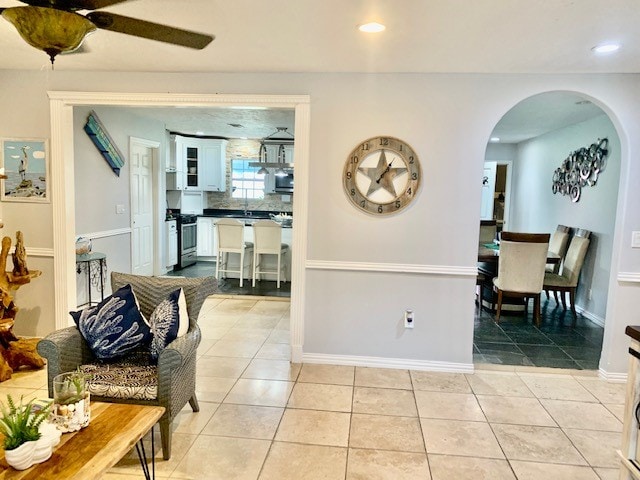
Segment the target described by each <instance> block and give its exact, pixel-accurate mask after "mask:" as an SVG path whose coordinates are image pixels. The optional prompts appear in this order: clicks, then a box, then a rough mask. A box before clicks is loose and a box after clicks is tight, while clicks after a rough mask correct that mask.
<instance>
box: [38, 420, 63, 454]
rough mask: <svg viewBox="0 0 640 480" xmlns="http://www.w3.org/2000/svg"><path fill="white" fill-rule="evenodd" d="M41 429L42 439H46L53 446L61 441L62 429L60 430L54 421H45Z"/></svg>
mask: <svg viewBox="0 0 640 480" xmlns="http://www.w3.org/2000/svg"><path fill="white" fill-rule="evenodd" d="M38 430H39V431H40V435H41V437H40V440H38V441H42V440H46V441H47V442H49V444H50V445H51V448H53V447H55V446H56V445H58V444H59V443H60V437H62V431H61V430H58V427H56V426H55V425H54V424H53V423H49V422H43V423H42V424H41V425H40V427H39V428H38Z"/></svg>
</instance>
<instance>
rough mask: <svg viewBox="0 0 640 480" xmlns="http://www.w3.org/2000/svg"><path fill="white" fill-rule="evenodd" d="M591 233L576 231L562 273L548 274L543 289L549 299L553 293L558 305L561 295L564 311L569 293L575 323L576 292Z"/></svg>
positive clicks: (545, 276)
mask: <svg viewBox="0 0 640 480" xmlns="http://www.w3.org/2000/svg"><path fill="white" fill-rule="evenodd" d="M590 233H591V232H589V231H588V230H576V234H575V235H574V236H573V238H572V239H571V243H570V244H569V249H568V250H567V254H566V256H565V259H564V264H563V266H562V273H561V274H558V273H549V272H546V273H545V275H544V285H543V289H544V291H545V292H547V297H548V296H549V293H548V292H549V291H552V292H553V295H554V297H555V299H556V303H557V302H558V293H560V299H561V301H562V308H563V309H564V310H566V309H567V303H566V293H567V292H568V293H569V302H570V303H571V312H572V313H573V318H574V322H575V320H576V319H577V314H576V307H575V298H576V290H577V288H578V279H579V278H580V271H581V270H582V265H583V264H584V258H585V256H586V254H587V249H588V248H589V242H590V240H589V236H590Z"/></svg>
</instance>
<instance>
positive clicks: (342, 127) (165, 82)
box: [0, 70, 640, 372]
mask: <svg viewBox="0 0 640 480" xmlns="http://www.w3.org/2000/svg"><path fill="white" fill-rule="evenodd" d="M45 77H46V78H47V79H48V82H49V83H46V82H45V80H43V78H45ZM638 78H639V77H638V76H637V75H565V76H561V75H559V76H554V75H411V74H404V75H393V74H388V75H373V74H370V75H368V74H142V73H139V74H127V73H119V72H113V73H111V72H77V73H76V72H64V71H61V70H56V71H55V72H54V73H52V72H17V71H0V84H2V85H3V93H0V106H1V107H2V110H0V111H1V112H2V113H0V118H1V119H2V120H1V121H0V126H2V125H8V124H11V123H12V122H14V124H15V125H14V126H13V128H11V129H10V133H13V134H14V135H17V134H22V135H24V136H32V135H34V132H35V134H36V136H37V135H38V134H40V135H41V136H45V137H48V136H49V135H50V134H49V128H48V123H47V121H48V118H47V99H46V94H45V90H46V89H51V90H74V89H75V90H91V91H98V92H99V91H124V92H127V91H140V92H147V91H157V92H176V93H182V92H184V93H235V94H238V93H246V94H252V93H256V94H258V93H270V94H308V95H310V98H311V141H310V166H309V173H310V182H309V192H308V194H309V204H308V211H307V215H308V220H309V224H308V231H307V232H306V234H307V236H308V252H307V265H308V268H307V274H306V280H307V289H306V298H305V303H306V309H305V318H304V321H305V332H306V333H305V344H304V352H305V354H317V355H329V356H331V355H345V356H349V355H350V356H360V357H364V356H375V357H381V358H398V357H400V358H405V359H420V360H422V361H425V362H428V361H442V362H452V363H455V364H461V365H465V364H469V363H471V361H472V332H473V309H474V305H473V292H474V288H475V277H473V276H471V275H468V276H459V275H455V274H452V273H451V272H455V271H456V269H457V268H461V267H462V268H466V269H468V270H469V271H473V269H474V267H475V264H476V259H477V235H478V208H477V206H478V205H479V202H480V182H478V178H480V176H481V173H482V167H483V161H484V153H485V149H486V144H487V139H488V138H489V135H490V134H491V130H492V128H493V127H494V125H495V124H496V123H497V122H498V121H499V119H500V118H501V117H502V115H504V113H506V112H507V111H508V110H509V109H510V108H512V107H513V106H514V105H515V104H517V103H518V102H519V101H521V100H522V99H524V98H527V97H529V96H531V95H534V94H538V93H542V92H544V91H551V90H567V91H575V92H580V93H583V94H585V95H586V96H587V97H588V98H589V97H590V98H592V99H593V100H594V102H596V103H597V104H599V105H601V106H603V108H604V109H605V111H608V112H610V113H613V115H614V118H615V122H614V123H615V124H616V126H617V127H618V128H619V130H620V132H621V140H622V144H623V148H624V149H625V150H623V152H624V153H623V170H624V172H623V175H622V176H621V177H622V178H623V179H624V181H625V182H630V185H636V184H637V183H638V181H639V180H640V167H639V166H638V163H637V161H636V160H635V159H637V158H640V124H639V123H638V122H637V112H638V111H640V89H638V88H637V84H638ZM7 88H9V89H11V91H12V93H11V94H7V93H6V91H7ZM17 92H20V93H19V94H18V93H17ZM18 97H20V98H18ZM23 98H26V99H27V103H26V106H24V105H23V104H22V103H21V102H20V99H23ZM15 117H17V120H16V118H15ZM376 135H393V136H396V137H399V138H402V139H403V140H405V141H407V142H408V143H409V144H411V145H412V147H413V148H414V149H415V150H416V151H417V152H418V155H419V157H420V160H421V162H422V168H423V172H424V179H423V183H422V188H421V191H420V193H419V194H418V197H417V198H416V201H415V202H414V204H413V205H412V206H411V207H409V208H407V209H405V210H403V211H402V212H401V213H400V214H399V215H395V216H391V217H389V218H373V217H370V216H367V215H365V214H363V213H361V212H359V211H358V210H357V209H356V208H354V207H353V206H352V205H350V203H349V201H348V199H347V198H346V197H345V194H344V192H343V191H342V182H341V175H342V169H343V166H344V162H345V160H346V155H347V154H348V152H349V151H350V150H351V149H352V148H353V147H354V146H355V145H356V144H357V143H359V142H360V141H362V140H364V139H366V138H369V137H372V136H376ZM623 191H624V192H626V193H623V195H624V196H623V198H622V201H621V202H620V204H619V207H618V211H617V212H618V215H620V218H621V221H620V222H619V223H618V225H617V229H618V230H617V236H615V237H614V246H615V247H617V249H616V253H615V254H614V258H613V265H614V268H613V270H614V276H612V280H611V286H612V287H611V289H610V295H609V305H608V309H607V310H608V311H607V329H606V333H605V351H604V353H603V360H602V363H601V366H602V367H603V368H604V369H605V370H607V371H608V372H624V371H625V370H626V367H627V354H626V345H627V338H626V337H625V336H624V333H623V332H624V326H625V325H626V324H628V323H630V322H634V321H637V320H636V318H635V317H634V315H633V314H632V312H634V311H635V310H636V303H637V302H636V299H637V296H638V291H639V290H638V288H639V286H640V282H638V281H637V280H636V279H640V251H638V250H632V249H631V248H630V247H629V246H628V241H627V240H628V239H629V238H630V236H631V231H632V230H639V229H640V225H639V223H640V222H639V220H638V205H640V190H639V189H635V188H634V189H630V190H627V189H626V184H625V186H624V190H623ZM111 203H113V202H111ZM10 207H12V206H10V205H7V206H5V210H7V209H9V208H10ZM42 210H44V209H42ZM30 211H33V212H34V216H33V217H32V218H33V220H32V221H34V222H42V224H47V223H48V224H49V225H51V219H50V218H49V215H50V212H47V211H40V210H34V209H32V210H30ZM11 215H13V213H12V214H11ZM5 216H6V215H5ZM14 218H15V217H14ZM25 218H27V216H23V217H22V218H20V220H21V221H22V223H30V222H25V221H24V219H25ZM29 220H30V221H31V218H30V219H29ZM30 228H32V229H36V228H38V229H39V228H42V227H40V226H38V227H35V226H34V227H30ZM29 238H34V237H27V239H28V240H27V241H28V242H29ZM623 239H624V241H623ZM38 241H43V242H45V245H46V246H48V247H51V245H52V239H51V234H50V233H47V235H45V236H44V237H43V238H38ZM318 262H321V263H318ZM322 262H325V263H328V264H330V266H331V269H326V268H325V267H323V266H322ZM352 262H361V263H362V264H363V265H364V266H367V267H380V266H382V267H390V270H391V271H388V272H385V273H380V272H375V271H370V270H367V269H363V270H359V269H355V270H354V268H353V267H352V265H353V263H352ZM403 265H405V266H406V265H409V266H412V267H419V268H418V270H419V271H422V272H423V273H415V274H407V273H403V272H401V271H400V270H402V268H399V267H398V266H400V267H401V266H403ZM394 269H395V270H398V271H397V272H396V271H393V270H394ZM616 272H629V273H631V274H632V275H630V276H629V277H628V278H630V279H631V281H628V282H624V283H621V282H620V281H618V280H617V278H616V277H615V273H616ZM634 275H635V276H634ZM42 282H43V283H44V279H43V280H42ZM47 285H48V286H49V287H50V288H51V289H53V288H54V285H53V284H52V283H48V284H47ZM25 292H26V290H25ZM409 304H410V305H409ZM406 308H413V309H414V311H415V312H416V327H415V329H414V330H413V331H412V332H410V333H409V332H406V331H400V332H398V331H397V330H396V327H397V322H398V319H399V317H400V316H401V315H402V312H403V311H404V310H405V309H406Z"/></svg>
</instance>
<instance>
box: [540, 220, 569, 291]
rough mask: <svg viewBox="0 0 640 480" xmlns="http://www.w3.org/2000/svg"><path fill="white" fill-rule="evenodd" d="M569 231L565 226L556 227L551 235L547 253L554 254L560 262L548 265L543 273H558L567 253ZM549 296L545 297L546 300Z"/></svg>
mask: <svg viewBox="0 0 640 480" xmlns="http://www.w3.org/2000/svg"><path fill="white" fill-rule="evenodd" d="M570 232H571V229H570V228H569V227H567V226H565V225H558V228H556V231H555V232H553V235H551V240H550V241H549V251H550V252H552V253H555V254H556V255H558V256H559V257H560V261H559V262H558V263H554V264H551V263H548V264H547V266H546V268H545V271H546V272H550V273H558V272H560V264H561V263H562V261H563V260H564V256H565V254H566V253H567V247H568V246H569V233H570ZM548 297H549V295H547V298H548Z"/></svg>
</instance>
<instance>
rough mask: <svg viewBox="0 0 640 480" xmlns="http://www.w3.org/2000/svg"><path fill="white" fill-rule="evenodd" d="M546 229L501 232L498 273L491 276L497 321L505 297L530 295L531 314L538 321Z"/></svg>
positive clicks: (547, 246)
mask: <svg viewBox="0 0 640 480" xmlns="http://www.w3.org/2000/svg"><path fill="white" fill-rule="evenodd" d="M550 236H551V235H549V234H548V233H518V232H502V236H501V240H500V260H499V263H498V276H497V277H496V278H494V279H493V286H494V288H495V290H496V292H497V301H496V303H497V307H496V322H499V321H500V313H501V311H502V301H503V298H504V297H515V298H521V299H523V300H524V304H525V316H526V314H527V310H526V306H527V304H528V299H529V298H533V316H534V320H535V322H536V325H540V294H541V292H542V285H543V282H544V269H545V265H546V263H547V252H548V250H549V237H550Z"/></svg>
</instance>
